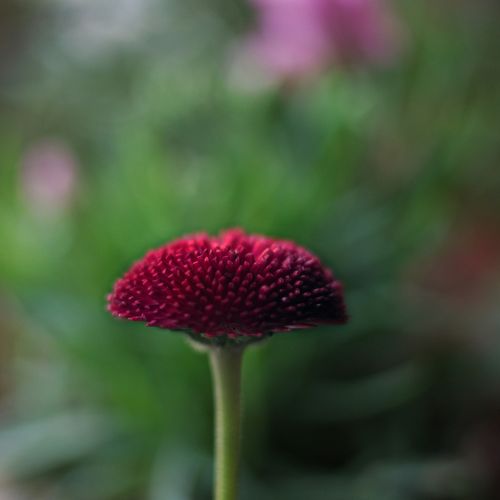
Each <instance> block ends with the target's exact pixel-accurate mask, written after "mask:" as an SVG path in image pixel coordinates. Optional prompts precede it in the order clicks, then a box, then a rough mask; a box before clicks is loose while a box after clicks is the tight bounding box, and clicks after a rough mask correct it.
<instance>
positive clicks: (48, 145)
mask: <svg viewBox="0 0 500 500" xmlns="http://www.w3.org/2000/svg"><path fill="white" fill-rule="evenodd" d="M21 168H22V170H21V189H22V192H23V195H24V197H25V198H26V201H27V202H28V204H29V205H30V206H31V208H32V209H33V210H34V211H37V212H39V211H41V212H43V213H58V212H61V211H62V210H64V209H66V208H68V207H69V205H70V204H71V203H72V201H73V200H74V197H75V194H76V188H77V178H78V168H77V162H76V159H75V157H74V155H73V153H72V152H71V150H70V149H69V148H68V147H67V146H66V145H65V144H64V143H62V142H60V141H58V140H52V139H46V140H43V141H41V142H38V143H35V144H34V145H33V146H31V147H30V148H29V149H28V151H27V152H26V153H25V155H24V158H23V160H22V166H21Z"/></svg>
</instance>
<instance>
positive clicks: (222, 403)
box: [210, 347, 243, 500]
mask: <svg viewBox="0 0 500 500" xmlns="http://www.w3.org/2000/svg"><path fill="white" fill-rule="evenodd" d="M242 358H243V348H231V347H212V348H210V365H211V367H212V380H213V385H214V406H215V469H214V479H215V495H214V500H236V498H237V496H238V472H239V462H240V441H241V436H240V427H241V398H240V392H241V391H240V386H241V365H242Z"/></svg>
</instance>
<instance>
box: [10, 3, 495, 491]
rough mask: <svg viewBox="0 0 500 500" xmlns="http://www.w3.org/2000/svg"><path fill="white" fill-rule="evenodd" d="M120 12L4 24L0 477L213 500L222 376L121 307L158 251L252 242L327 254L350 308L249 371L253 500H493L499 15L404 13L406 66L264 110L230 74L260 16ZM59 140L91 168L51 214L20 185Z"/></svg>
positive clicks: (217, 8) (48, 10) (312, 87)
mask: <svg viewBox="0 0 500 500" xmlns="http://www.w3.org/2000/svg"><path fill="white" fill-rule="evenodd" d="M120 3H121V4H123V5H122V6H121V8H118V9H117V7H116V5H115V6H113V5H112V2H109V1H107V2H97V1H90V2H87V3H85V2H77V1H75V2H66V1H63V0H53V1H48V2H24V1H23V2H21V1H14V0H8V1H7V2H4V3H3V4H2V7H1V9H2V10H1V11H0V12H1V14H0V15H1V19H0V32H1V37H0V43H1V44H2V51H0V53H2V54H3V53H8V54H9V55H10V57H9V58H5V59H3V58H2V59H3V60H2V65H1V66H0V72H1V78H0V111H1V113H0V132H1V133H0V241H1V242H2V243H1V246H0V364H1V365H0V391H1V392H0V394H1V395H2V399H1V406H0V409H1V414H0V485H1V484H2V483H3V482H5V484H6V485H9V487H10V488H11V489H14V490H15V491H14V492H11V494H12V496H13V498H37V499H50V500H57V499H67V498H71V499H75V500H79V499H81V500H87V499H93V500H99V499H103V500H104V499H106V500H107V499H124V500H125V499H144V498H147V499H150V500H157V499H158V500H159V499H169V500H188V499H190V500H191V499H192V500H202V499H208V498H209V491H210V481H211V478H210V474H211V447H212V443H211V431H212V415H211V411H212V410H211V404H212V403H211V388H210V381H209V373H208V366H207V363H206V360H205V359H204V357H203V356H202V355H200V354H198V353H194V352H192V350H191V349H190V348H189V347H188V346H187V344H186V342H185V341H184V340H183V338H182V336H181V335H179V334H176V333H171V332H167V331H159V330H154V329H148V328H145V327H143V326H142V325H140V324H127V323H124V322H118V321H116V320H113V319H112V318H110V317H109V316H108V314H107V313H106V311H105V296H106V293H108V292H109V291H110V288H111V286H112V283H113V281H114V280H115V279H116V277H117V276H119V275H120V273H122V272H123V271H124V270H125V269H126V268H127V267H128V265H129V264H130V262H131V261H132V260H134V259H137V258H139V257H140V256H141V255H142V254H143V253H144V252H145V251H146V250H147V249H149V248H152V247H155V246H158V245H161V244H162V243H164V242H166V241H168V240H170V239H171V238H174V237H177V236H180V235H182V234H185V233H189V232H192V231H199V230H205V231H208V232H216V231H218V230H219V229H221V228H226V227H230V226H241V227H244V228H245V229H247V230H248V231H255V232H262V233H265V234H269V235H273V236H280V237H286V238H290V239H294V240H296V241H297V242H299V243H301V244H303V245H306V246H308V247H309V248H311V249H312V250H314V251H315V252H316V253H317V254H318V255H319V256H320V257H321V258H322V259H324V261H325V262H326V263H327V264H328V265H330V266H331V267H332V268H333V269H334V270H335V272H336V274H337V275H338V277H339V278H340V279H341V280H342V281H343V283H344V284H345V288H346V293H347V303H348V306H349V311H350V315H351V322H350V324H349V325H348V326H347V327H346V328H344V329H328V328H323V329H320V330H318V331H314V332H312V331H311V332H305V333H304V332H302V333H294V334H287V335H277V336H275V337H274V338H273V339H272V341H270V342H268V343H267V344H265V345H262V346H260V347H257V348H254V349H252V350H251V352H250V353H249V355H248V359H247V363H246V366H245V400H246V411H245V435H244V472H243V475H244V480H243V491H242V499H243V500H245V499H248V500H250V499H255V498H259V499H262V500H266V499H268V500H280V499H287V500H294V499H298V500H300V499H303V498H308V499H309V500H316V499H317V500H335V499H339V500H343V499H346V498H352V499H356V500H358V499H359V500H365V499H366V500H371V499H374V500H378V499H380V500H382V499H383V500H393V499H394V500H396V499H397V500H420V499H428V500H437V499H440V500H441V499H443V500H444V499H470V500H481V499H483V498H484V499H488V498H491V499H496V498H498V497H499V495H500V484H499V482H498V477H500V467H499V463H498V454H499V453H500V425H499V424H498V422H499V421H500V417H499V415H500V392H499V391H500V369H499V366H500V365H499V363H498V360H499V355H500V338H499V337H498V330H499V326H500V314H499V309H498V298H499V296H500V285H499V283H500V280H499V276H500V258H499V256H500V224H499V222H500V220H499V213H500V211H499V208H500V206H499V204H500V176H499V175H498V158H499V154H500V145H499V143H498V130H499V127H500V112H499V110H500V85H499V84H500V65H499V64H498V49H499V48H500V47H499V39H498V33H497V31H498V30H497V28H498V22H499V9H498V6H497V5H496V3H495V2H493V1H491V2H488V1H486V0H481V1H478V2H474V3H473V4H472V3H468V2H458V1H457V2H451V1H448V0H439V1H431V0H427V1H422V2H412V1H411V0H406V1H401V2H399V3H398V4H397V7H398V11H399V12H400V14H401V16H402V19H403V22H404V24H405V25H406V26H407V29H408V40H407V47H406V50H405V53H404V54H403V56H402V57H401V60H400V61H399V62H398V63H397V64H395V65H394V66H393V67H390V68H384V69H374V68H372V69H369V68H366V69H351V70H342V69H340V68H339V69H333V70H332V71H331V72H330V73H329V74H326V75H324V76H323V77H321V78H318V79H317V80H316V81H314V82H310V83H308V84H307V85H303V86H299V87H297V88H294V89H290V90H288V91H283V89H278V88H274V89H273V88H269V89H265V90H261V91H259V92H255V93H247V92H243V91H241V89H238V88H236V87H235V86H234V85H231V84H230V83H229V80H228V67H227V65H228V63H227V61H228V53H229V51H230V49H229V48H230V46H231V43H232V42H231V41H232V40H234V38H235V37H236V36H237V33H240V32H242V31H243V30H244V29H245V26H247V25H248V24H249V23H250V20H249V17H248V16H249V12H248V7H247V6H245V5H242V4H240V3H238V2H228V1H225V0H212V1H211V2H206V1H203V2H202V1H201V0H189V1H188V2H181V1H174V0H171V1H165V2H160V1H159V0H158V1H153V0H150V1H149V2H146V1H144V2H127V1H122V2H120ZM4 25H8V26H9V30H8V31H7V32H6V31H4V29H3V28H2V26H4ZM5 40H8V45H5V48H4V44H5V43H6V42H5ZM14 40H15V52H14ZM47 137H49V138H56V139H58V140H60V141H63V142H64V143H65V144H66V145H67V146H68V147H69V148H70V149H71V150H72V151H73V154H74V155H75V157H76V158H77V160H78V163H79V178H78V189H77V192H76V194H75V199H74V200H73V203H72V204H71V206H68V207H67V208H66V209H64V210H61V211H60V212H58V213H51V214H47V213H43V211H38V210H34V209H33V207H32V206H30V204H29V203H27V200H26V197H25V196H24V195H23V187H22V176H21V170H22V164H23V158H24V157H25V154H26V151H27V150H28V149H29V148H30V147H31V145H32V144H34V143H36V142H37V141H39V140H42V139H45V138H47ZM474 242H476V243H477V242H481V244H479V245H476V244H472V243H474ZM469 268H471V269H474V270H475V271H474V272H473V278H474V283H475V285H474V288H472V287H469V286H468V281H466V282H465V284H464V286H459V287H456V286H452V285H453V283H455V282H457V281H454V280H457V279H458V283H463V281H464V280H462V281H460V280H459V278H460V276H462V275H463V273H466V272H467V270H468V269H469ZM436 276H437V277H438V279H437V278H436ZM464 276H469V275H467V274H466V275H464ZM450 284H451V285H450ZM6 487H7V486H6ZM0 496H2V493H1V492H0ZM9 498H10V497H9Z"/></svg>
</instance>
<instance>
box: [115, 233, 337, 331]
mask: <svg viewBox="0 0 500 500" xmlns="http://www.w3.org/2000/svg"><path fill="white" fill-rule="evenodd" d="M108 310H109V311H110V312H111V313H112V314H113V315H114V316H117V317H120V318H126V319H129V320H132V321H143V322H145V323H147V324H148V325H149V326H157V327H160V328H168V329H171V330H188V331H191V332H194V333H197V334H204V335H206V336H208V337H214V336H222V335H226V336H229V337H239V336H261V335H264V334H268V333H271V332H280V331H288V330H291V329H295V328H306V327H310V326H314V325H318V324H335V323H345V322H346V321H347V315H346V310H345V305H344V299H343V292H342V286H341V284H340V283H339V282H338V281H336V280H335V279H334V278H333V276H332V274H331V272H330V271H329V270H328V269H326V268H325V267H323V265H322V264H321V262H320V261H319V259H318V258H317V257H315V256H314V255H312V254H311V253H310V252H308V251H307V250H305V249H304V248H301V247H300V246H297V245H295V244H294V243H292V242H290V241H283V240H275V239H271V238H266V237H263V236H258V235H247V234H245V233H244V232H242V231H240V230H236V229H233V230H229V231H226V232H224V233H222V234H221V235H220V236H219V237H210V236H207V235H206V234H199V235H193V236H188V237H185V238H181V239H179V240H176V241H174V242H172V243H169V244H167V245H165V246H163V247H161V248H158V249H156V250H152V251H150V252H149V253H147V254H146V255H145V256H144V258H143V259H141V260H140V261H138V262H136V263H135V264H134V265H133V266H132V268H131V269H130V270H129V271H128V272H127V273H126V274H125V275H124V276H123V278H121V279H119V280H118V281H117V282H116V283H115V286H114V289H113V292H112V293H111V294H110V295H109V297H108Z"/></svg>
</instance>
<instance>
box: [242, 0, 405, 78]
mask: <svg viewBox="0 0 500 500" xmlns="http://www.w3.org/2000/svg"><path fill="white" fill-rule="evenodd" d="M251 1H252V3H253V4H254V6H255V8H256V10H257V17H258V26H257V29H256V31H255V32H253V33H252V34H250V35H249V36H248V37H247V39H246V40H245V41H244V44H243V49H242V54H241V55H242V57H243V58H244V59H246V61H249V62H250V64H251V65H253V66H258V67H259V68H261V69H262V70H263V71H264V72H265V73H266V74H268V75H269V76H270V77H271V78H278V79H283V78H284V79H296V78H297V77H302V76H307V75H310V74H314V73H317V72H319V71H321V70H322V69H324V68H325V67H327V66H328V65H330V64H355V63H377V64H378V63H385V62H388V61H390V60H391V59H392V58H393V57H394V55H395V54H396V53H397V52H398V50H399V47H400V42H401V37H400V27H399V25H398V23H397V21H396V18H395V17H394V15H393V13H392V12H391V10H390V9H389V7H388V5H387V4H386V3H385V2H384V0H251Z"/></svg>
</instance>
